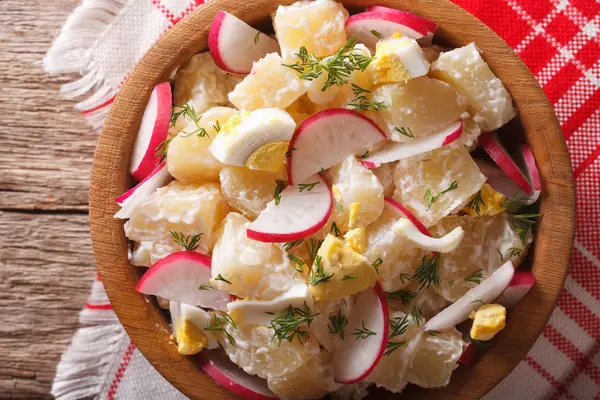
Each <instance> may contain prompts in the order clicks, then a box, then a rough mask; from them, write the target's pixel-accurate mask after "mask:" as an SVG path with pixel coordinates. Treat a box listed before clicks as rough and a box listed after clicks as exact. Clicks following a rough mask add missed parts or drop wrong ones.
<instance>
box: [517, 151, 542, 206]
mask: <svg viewBox="0 0 600 400" xmlns="http://www.w3.org/2000/svg"><path fill="white" fill-rule="evenodd" d="M520 150H521V154H520V155H522V157H523V164H524V165H523V167H524V169H525V173H526V175H527V180H528V181H529V183H530V184H531V186H532V187H533V191H532V192H531V193H530V195H529V199H528V200H529V203H528V204H533V203H535V202H536V201H537V199H538V198H539V197H540V193H541V191H542V184H541V182H540V172H539V171H538V168H537V165H536V164H535V158H534V157H533V153H532V152H531V149H530V148H529V146H528V145H527V144H526V143H522V144H521V146H520Z"/></svg>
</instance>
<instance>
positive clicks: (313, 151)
mask: <svg viewBox="0 0 600 400" xmlns="http://www.w3.org/2000/svg"><path fill="white" fill-rule="evenodd" d="M384 139H387V136H386V134H385V133H384V132H383V131H382V130H381V128H379V126H377V124H376V123H375V122H373V121H372V120H371V119H370V118H368V117H366V116H364V115H362V114H357V113H355V112H354V111H352V110H348V109H346V108H330V109H327V110H324V111H321V112H318V113H316V114H314V115H312V116H310V117H309V118H307V119H305V120H304V121H303V122H302V123H301V124H300V125H299V126H298V127H297V128H296V130H295V131H294V134H293V135H292V138H291V139H290V144H289V146H288V148H289V149H290V150H289V152H290V156H289V158H288V163H287V174H288V182H289V183H290V184H294V183H296V182H302V181H304V179H306V178H307V177H309V176H310V175H313V174H316V173H318V172H319V171H321V170H324V169H327V168H329V167H332V166H334V165H335V164H338V163H340V162H342V161H343V160H344V159H346V158H347V157H349V156H350V155H352V154H354V153H356V152H357V151H359V150H361V149H363V148H365V147H369V146H370V145H372V144H374V143H377V142H380V141H381V140H384ZM325 140H329V143H324V141H325Z"/></svg>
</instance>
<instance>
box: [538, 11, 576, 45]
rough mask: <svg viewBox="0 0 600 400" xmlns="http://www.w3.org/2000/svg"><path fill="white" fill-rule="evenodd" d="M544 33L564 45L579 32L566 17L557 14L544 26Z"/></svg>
mask: <svg viewBox="0 0 600 400" xmlns="http://www.w3.org/2000/svg"><path fill="white" fill-rule="evenodd" d="M545 30H546V32H547V33H548V34H549V35H550V36H552V37H553V38H554V39H556V41H557V42H558V43H560V44H562V45H566V44H567V43H569V42H570V41H571V39H573V37H574V36H575V35H576V34H577V32H579V31H580V27H578V26H577V25H576V24H575V23H573V22H572V21H571V20H570V19H569V18H568V17H567V16H566V15H564V14H562V13H558V14H556V15H555V16H554V18H552V20H551V21H550V22H549V23H548V24H547V25H546V29H545Z"/></svg>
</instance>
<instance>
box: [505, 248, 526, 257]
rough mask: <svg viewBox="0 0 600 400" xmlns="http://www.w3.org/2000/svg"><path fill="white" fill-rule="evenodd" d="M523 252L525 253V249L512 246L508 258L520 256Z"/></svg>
mask: <svg viewBox="0 0 600 400" xmlns="http://www.w3.org/2000/svg"><path fill="white" fill-rule="evenodd" d="M521 254H523V249H521V248H519V247H511V248H510V249H508V258H512V257H519V256H520V255H521Z"/></svg>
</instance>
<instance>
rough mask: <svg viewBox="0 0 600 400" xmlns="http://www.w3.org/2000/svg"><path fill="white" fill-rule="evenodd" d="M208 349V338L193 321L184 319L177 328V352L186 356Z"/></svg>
mask: <svg viewBox="0 0 600 400" xmlns="http://www.w3.org/2000/svg"><path fill="white" fill-rule="evenodd" d="M205 347H208V338H207V337H206V335H205V334H204V332H202V329H200V328H199V327H197V326H196V325H195V324H194V323H193V322H192V321H190V320H189V319H187V318H184V319H183V321H181V322H180V323H179V326H178V327H177V351H178V352H179V354H183V355H186V356H189V355H192V354H197V353H200V352H201V351H202V349H204V348H205Z"/></svg>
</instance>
